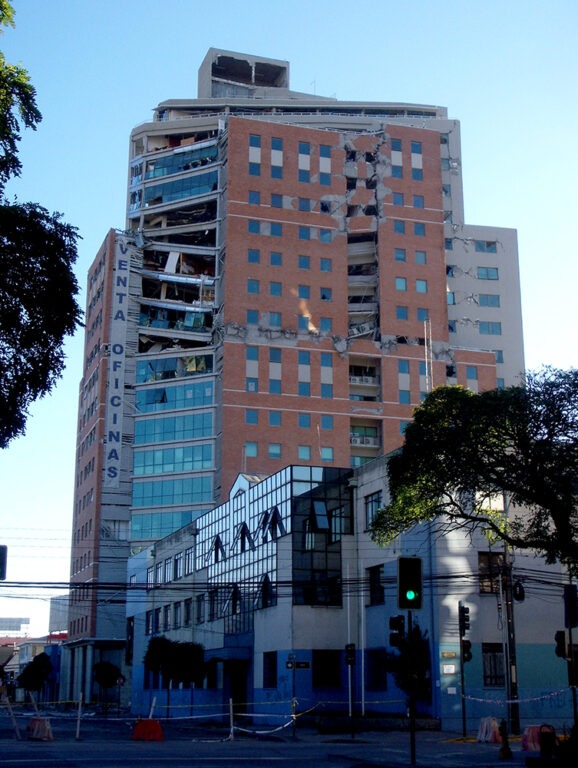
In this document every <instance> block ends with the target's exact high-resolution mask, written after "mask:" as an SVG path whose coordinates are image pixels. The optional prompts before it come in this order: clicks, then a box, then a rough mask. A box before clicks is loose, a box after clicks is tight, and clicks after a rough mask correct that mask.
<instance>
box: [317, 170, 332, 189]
mask: <svg viewBox="0 0 578 768" xmlns="http://www.w3.org/2000/svg"><path fill="white" fill-rule="evenodd" d="M319 183H320V184H321V186H322V187H329V186H331V174H330V173H320V174H319Z"/></svg>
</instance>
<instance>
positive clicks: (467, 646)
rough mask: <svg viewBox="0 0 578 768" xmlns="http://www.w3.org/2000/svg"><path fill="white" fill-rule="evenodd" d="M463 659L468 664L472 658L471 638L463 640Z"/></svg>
mask: <svg viewBox="0 0 578 768" xmlns="http://www.w3.org/2000/svg"><path fill="white" fill-rule="evenodd" d="M461 644H462V661H463V662H464V664H467V663H468V661H471V660H472V644H471V642H470V641H469V640H462V641H461Z"/></svg>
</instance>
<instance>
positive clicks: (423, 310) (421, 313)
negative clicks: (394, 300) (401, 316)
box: [417, 307, 429, 323]
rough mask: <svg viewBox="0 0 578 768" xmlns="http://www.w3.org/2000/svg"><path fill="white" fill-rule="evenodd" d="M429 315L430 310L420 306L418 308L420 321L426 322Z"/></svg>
mask: <svg viewBox="0 0 578 768" xmlns="http://www.w3.org/2000/svg"><path fill="white" fill-rule="evenodd" d="M428 317H429V310H428V309H426V308H425V307H418V309H417V319H418V321H419V322H420V323H423V322H425V321H426V320H427V319H428Z"/></svg>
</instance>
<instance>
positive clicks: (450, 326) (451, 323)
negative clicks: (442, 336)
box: [448, 320, 456, 333]
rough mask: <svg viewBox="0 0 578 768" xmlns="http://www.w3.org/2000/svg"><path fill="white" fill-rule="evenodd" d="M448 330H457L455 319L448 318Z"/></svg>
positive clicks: (452, 331) (453, 331)
mask: <svg viewBox="0 0 578 768" xmlns="http://www.w3.org/2000/svg"><path fill="white" fill-rule="evenodd" d="M448 332H449V333H455V332H456V321H455V320H448Z"/></svg>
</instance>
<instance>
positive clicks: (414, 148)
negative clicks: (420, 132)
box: [411, 141, 421, 155]
mask: <svg viewBox="0 0 578 768" xmlns="http://www.w3.org/2000/svg"><path fill="white" fill-rule="evenodd" d="M411 153H412V155H421V141H412V142H411Z"/></svg>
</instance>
